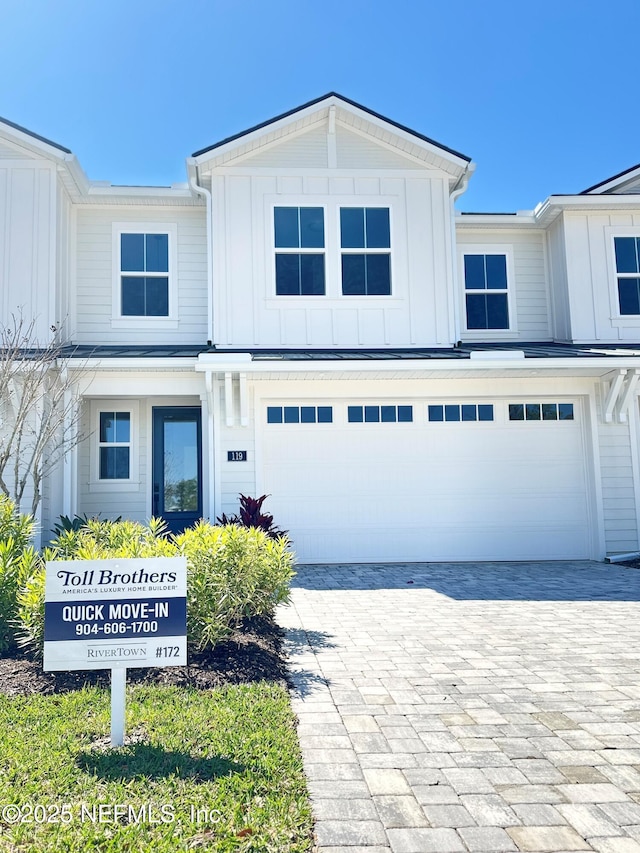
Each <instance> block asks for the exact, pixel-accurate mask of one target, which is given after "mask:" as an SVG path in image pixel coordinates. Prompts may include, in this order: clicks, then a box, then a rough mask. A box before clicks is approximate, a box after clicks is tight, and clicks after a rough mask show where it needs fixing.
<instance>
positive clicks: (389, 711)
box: [278, 562, 640, 853]
mask: <svg viewBox="0 0 640 853" xmlns="http://www.w3.org/2000/svg"><path fill="white" fill-rule="evenodd" d="M294 587H295V588H294V591H293V605H292V606H291V607H287V608H280V609H279V611H278V618H279V621H280V623H281V624H282V625H284V626H285V627H286V628H287V629H288V637H289V640H288V643H289V651H290V663H291V670H292V673H293V677H294V681H295V685H296V689H295V691H294V710H295V712H296V713H297V715H298V718H299V721H300V724H299V735H300V743H301V747H302V752H303V757H304V762H305V769H306V772H307V776H308V779H309V788H310V792H311V796H312V800H313V807H314V813H315V816H316V835H317V844H318V849H319V850H320V851H322V853H338V851H341V853H347V852H348V853H364V851H367V853H383V851H388V850H392V851H394V853H429V851H434V853H449V851H472V853H476V851H477V853H490V852H491V851H498V853H506V851H517V850H520V851H528V853H533V851H537V852H538V853H544V851H553V853H561V851H575V850H595V851H600V853H640V683H639V682H640V679H639V673H640V660H639V658H640V571H638V570H635V569H629V568H624V567H618V566H612V565H606V564H602V563H593V562H562V563H526V564H525V563H514V564H506V563H483V564H469V563H462V564H451V563H450V564H437V563H436V564H434V563H430V564H426V563H425V564H406V565H401V564H396V565H373V566H310V567H301V568H300V569H299V572H298V576H297V578H296V580H295V583H294Z"/></svg>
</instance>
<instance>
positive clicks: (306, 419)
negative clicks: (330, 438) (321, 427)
mask: <svg viewBox="0 0 640 853" xmlns="http://www.w3.org/2000/svg"><path fill="white" fill-rule="evenodd" d="M315 422H316V407H315V406H301V407H300V423H301V424H315Z"/></svg>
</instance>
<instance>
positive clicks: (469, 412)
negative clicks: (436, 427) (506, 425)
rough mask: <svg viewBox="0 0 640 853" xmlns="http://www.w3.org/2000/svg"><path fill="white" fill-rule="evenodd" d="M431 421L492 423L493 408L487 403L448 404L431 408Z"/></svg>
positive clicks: (429, 415)
mask: <svg viewBox="0 0 640 853" xmlns="http://www.w3.org/2000/svg"><path fill="white" fill-rule="evenodd" d="M428 417H429V420H430V421H434V422H436V423H437V422H443V423H444V422H445V421H492V420H493V406H492V405H491V404H486V403H480V404H475V403H460V404H458V403H447V404H443V405H435V406H429V408H428Z"/></svg>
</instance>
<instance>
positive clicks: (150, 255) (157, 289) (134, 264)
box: [120, 233, 169, 317]
mask: <svg viewBox="0 0 640 853" xmlns="http://www.w3.org/2000/svg"><path fill="white" fill-rule="evenodd" d="M120 313H121V316H122V317H168V316H169V235H168V234H165V233H157V234H135V233H123V234H120Z"/></svg>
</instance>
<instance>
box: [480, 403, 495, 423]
mask: <svg viewBox="0 0 640 853" xmlns="http://www.w3.org/2000/svg"><path fill="white" fill-rule="evenodd" d="M478 420H479V421H492V420H493V406H491V405H487V404H480V405H479V406H478Z"/></svg>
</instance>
